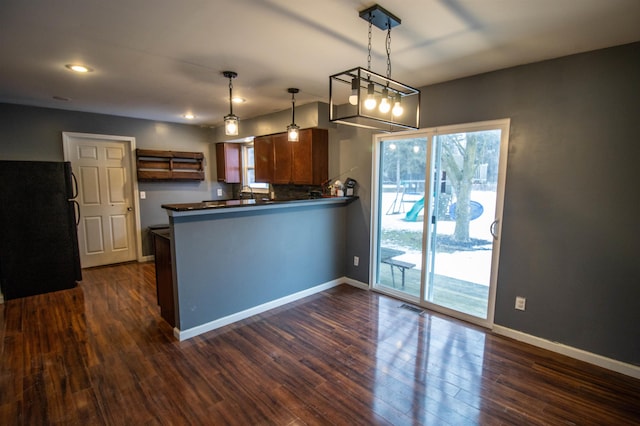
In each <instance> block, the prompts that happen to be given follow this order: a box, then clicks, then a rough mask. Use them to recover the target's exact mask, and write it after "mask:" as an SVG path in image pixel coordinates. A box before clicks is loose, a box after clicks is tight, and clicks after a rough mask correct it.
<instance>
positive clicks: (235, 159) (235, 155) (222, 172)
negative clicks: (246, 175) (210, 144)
mask: <svg viewBox="0 0 640 426" xmlns="http://www.w3.org/2000/svg"><path fill="white" fill-rule="evenodd" d="M216 167H217V169H218V180H219V181H221V182H227V183H240V144H236V143H224V142H221V143H217V144H216Z"/></svg>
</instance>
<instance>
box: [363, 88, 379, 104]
mask: <svg viewBox="0 0 640 426" xmlns="http://www.w3.org/2000/svg"><path fill="white" fill-rule="evenodd" d="M377 104H378V102H377V101H376V98H375V92H374V88H373V83H369V84H368V85H367V99H366V100H365V101H364V107H365V108H366V109H369V110H371V109H374V108H375V107H376V105H377Z"/></svg>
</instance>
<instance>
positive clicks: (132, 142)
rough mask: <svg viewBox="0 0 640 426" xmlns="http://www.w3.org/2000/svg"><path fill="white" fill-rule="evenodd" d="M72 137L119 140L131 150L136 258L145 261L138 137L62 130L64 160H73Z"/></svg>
mask: <svg viewBox="0 0 640 426" xmlns="http://www.w3.org/2000/svg"><path fill="white" fill-rule="evenodd" d="M72 138H84V139H96V140H97V139H100V140H108V141H109V142H119V143H122V144H124V145H125V147H126V149H127V150H128V152H129V170H130V172H131V176H129V177H130V179H129V185H130V189H131V196H132V197H133V200H132V201H133V213H134V221H133V222H134V223H133V227H134V229H133V232H134V234H135V244H136V247H135V253H136V260H137V261H138V262H143V261H144V260H145V259H144V257H143V256H142V235H141V233H140V226H141V225H140V197H139V195H138V179H135V178H134V176H133V175H134V171H135V170H136V167H135V166H136V161H135V153H136V138H135V137H133V136H116V135H100V134H95V133H77V132H62V149H63V151H64V161H71V160H70V159H71V139H72Z"/></svg>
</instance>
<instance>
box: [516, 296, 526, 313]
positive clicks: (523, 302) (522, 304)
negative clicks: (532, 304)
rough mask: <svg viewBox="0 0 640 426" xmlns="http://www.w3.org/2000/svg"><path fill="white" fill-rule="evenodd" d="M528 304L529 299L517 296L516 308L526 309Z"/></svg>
mask: <svg viewBox="0 0 640 426" xmlns="http://www.w3.org/2000/svg"><path fill="white" fill-rule="evenodd" d="M526 304H527V299H525V298H524V297H521V296H517V297H516V309H517V310H519V311H524V309H525V306H526Z"/></svg>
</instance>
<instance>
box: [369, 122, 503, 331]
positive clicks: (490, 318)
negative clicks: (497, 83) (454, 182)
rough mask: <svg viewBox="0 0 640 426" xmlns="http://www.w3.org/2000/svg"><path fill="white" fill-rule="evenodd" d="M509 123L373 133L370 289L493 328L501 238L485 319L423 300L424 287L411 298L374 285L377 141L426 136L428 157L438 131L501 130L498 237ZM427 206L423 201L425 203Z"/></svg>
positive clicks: (495, 248) (496, 244) (497, 243)
mask: <svg viewBox="0 0 640 426" xmlns="http://www.w3.org/2000/svg"><path fill="white" fill-rule="evenodd" d="M510 126H511V119H509V118H503V119H497V120H488V121H479V122H472V123H462V124H454V125H447V126H440V127H430V128H424V129H418V130H405V131H400V132H394V133H392V134H386V133H378V134H374V135H373V136H372V143H373V155H372V161H373V164H372V167H371V200H372V203H371V216H370V220H371V222H370V223H371V232H370V240H369V249H370V254H369V256H370V257H369V259H370V260H369V289H370V290H375V291H377V292H380V293H383V294H388V295H390V296H392V297H397V298H400V299H403V300H406V301H409V302H411V303H415V304H418V305H420V306H423V307H425V308H428V309H430V310H433V311H436V312H440V313H443V314H445V315H449V316H451V317H454V318H458V319H462V320H464V321H467V322H470V323H472V324H476V325H479V326H481V327H485V328H488V329H493V327H494V319H495V302H496V293H497V290H496V289H497V285H498V283H497V279H498V262H499V258H500V243H501V238H498V239H497V241H495V242H494V246H493V253H494V254H493V256H492V259H491V282H490V286H489V296H488V304H487V318H486V319H483V318H478V317H474V316H472V315H468V314H465V313H462V312H459V311H455V310H453V309H449V308H446V307H444V306H440V305H436V304H433V303H429V302H428V301H426V300H425V299H426V298H425V295H424V293H423V292H424V288H422V289H421V294H420V296H419V297H414V296H411V295H408V294H406V293H403V292H400V291H395V290H394V289H389V288H384V287H380V286H376V285H375V284H376V281H377V279H378V277H377V274H376V266H377V264H378V259H377V257H378V251H377V244H378V237H379V235H378V221H379V219H378V213H379V212H378V210H379V209H380V204H379V202H378V201H377V200H378V195H379V193H380V191H381V188H380V183H379V178H380V156H381V154H380V141H382V140H385V141H389V140H394V139H406V138H411V137H414V138H417V137H421V138H426V139H427V141H428V146H429V148H428V149H427V152H428V153H429V156H430V155H431V154H430V153H431V143H432V140H433V137H434V136H437V135H439V134H446V133H456V132H462V131H464V132H474V131H482V130H492V129H496V128H498V129H500V130H501V136H500V162H499V170H498V188H497V193H496V198H497V202H496V211H495V219H496V220H497V223H496V226H495V231H496V234H497V235H498V236H500V237H501V236H502V216H503V210H504V195H505V194H504V188H505V186H506V182H505V181H506V172H507V159H508V142H509V136H510ZM427 162H428V163H427V164H431V158H430V157H429V158H428V159H427ZM430 180H431V175H430V174H429V173H428V174H427V176H426V185H425V187H426V188H431V181H430ZM425 205H426V203H425ZM426 235H427V223H426V221H425V223H424V229H423V236H426ZM425 242H426V240H425V241H423V249H422V250H423V255H424V253H425V251H426V247H425V245H424V244H425ZM425 270H426V268H423V271H422V277H421V283H423V284H424V282H425V276H424V274H425Z"/></svg>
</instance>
